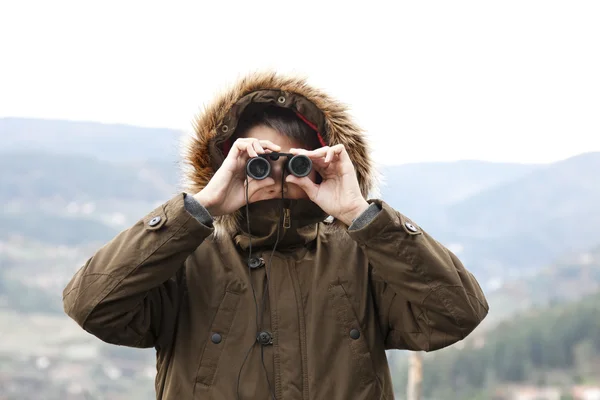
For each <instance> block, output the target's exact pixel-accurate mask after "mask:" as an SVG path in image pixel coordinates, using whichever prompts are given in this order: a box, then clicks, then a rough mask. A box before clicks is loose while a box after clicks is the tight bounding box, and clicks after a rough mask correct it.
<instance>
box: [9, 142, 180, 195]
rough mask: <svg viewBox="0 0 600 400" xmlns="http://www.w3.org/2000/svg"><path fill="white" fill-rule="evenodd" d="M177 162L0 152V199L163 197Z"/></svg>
mask: <svg viewBox="0 0 600 400" xmlns="http://www.w3.org/2000/svg"><path fill="white" fill-rule="evenodd" d="M178 175H179V168H178V165H177V163H175V162H170V161H160V160H151V161H145V162H137V163H134V162H120V163H116V162H109V161H105V160H102V159H100V158H99V157H96V156H86V155H79V154H64V155H59V154H53V153H44V152H34V151H18V152H17V151H14V152H0V203H6V202H9V201H27V200H28V199H43V198H46V199H47V198H53V197H61V198H63V199H66V200H70V201H78V200H80V201H81V200H102V199H118V200H128V201H131V200H136V199H146V200H150V201H154V200H164V199H165V197H167V196H170V195H172V194H174V191H175V188H176V186H177V182H178Z"/></svg>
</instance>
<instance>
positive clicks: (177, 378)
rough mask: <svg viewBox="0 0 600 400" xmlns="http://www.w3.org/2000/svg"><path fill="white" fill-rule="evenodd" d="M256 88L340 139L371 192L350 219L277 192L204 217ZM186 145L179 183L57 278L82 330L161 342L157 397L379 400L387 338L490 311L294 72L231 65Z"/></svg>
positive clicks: (332, 108) (473, 320)
mask: <svg viewBox="0 0 600 400" xmlns="http://www.w3.org/2000/svg"><path fill="white" fill-rule="evenodd" d="M258 103H265V104H273V105H277V106H280V107H287V108H290V109H292V110H294V111H295V112H296V114H297V115H298V116H299V117H300V118H302V119H303V120H304V121H305V122H306V123H307V124H309V125H310V126H311V127H312V128H313V129H314V130H315V132H316V133H318V136H319V140H321V143H323V144H327V145H333V144H338V143H342V144H344V145H345V147H346V149H347V151H348V153H349V155H350V158H351V160H352V161H353V163H354V165H355V168H356V173H357V178H358V181H359V183H360V188H361V191H362V192H363V195H364V197H365V199H366V200H368V202H369V203H370V207H369V208H368V209H367V210H366V211H365V212H364V213H363V214H362V215H361V216H360V217H359V218H357V219H356V220H355V221H354V222H353V223H352V225H351V226H349V227H348V226H344V225H343V224H341V223H340V222H339V221H335V220H334V221H333V222H332V221H331V218H329V219H328V218H327V217H328V216H327V215H326V214H325V213H324V212H323V211H322V210H321V209H320V208H319V207H318V206H317V205H316V204H314V203H312V202H310V201H309V200H304V199H302V200H286V201H284V202H283V203H284V204H282V200H281V199H273V200H267V201H261V202H257V203H252V204H250V206H249V216H250V223H251V232H247V223H248V221H247V220H246V216H245V215H246V214H245V209H244V210H240V211H239V212H236V213H233V214H231V215H227V216H221V217H214V218H213V217H212V216H211V215H210V214H209V213H208V211H207V210H206V209H205V208H204V207H203V206H202V205H201V204H199V203H198V202H197V201H195V200H194V198H193V197H192V196H191V194H194V193H197V192H198V191H200V190H201V189H202V188H203V187H204V186H205V185H206V183H207V182H208V181H209V180H210V178H211V177H212V175H213V174H214V172H215V170H216V169H217V168H218V167H219V165H220V164H221V162H222V161H223V158H224V153H225V150H224V146H225V145H226V144H227V142H228V139H229V138H230V137H231V134H232V133H233V132H234V131H235V128H236V125H237V122H238V119H239V117H240V114H241V113H242V112H243V111H244V109H245V108H246V107H248V106H249V105H251V104H258ZM183 159H184V161H185V163H186V164H187V165H186V167H187V168H186V169H185V171H186V175H185V180H184V182H185V187H184V188H183V190H181V193H179V194H177V195H176V196H174V197H173V198H171V199H170V200H168V201H166V202H165V203H164V204H162V205H160V206H158V207H157V208H156V209H154V210H152V211H151V212H149V213H148V214H147V215H146V216H144V217H143V218H141V219H140V220H139V221H138V222H137V223H136V224H135V225H133V226H131V227H130V228H129V229H126V230H124V231H123V232H121V233H120V234H119V235H118V236H116V237H115V238H114V239H113V240H112V241H110V242H109V243H108V244H106V245H105V246H104V247H102V248H101V249H99V250H98V251H97V252H96V253H95V254H94V255H93V256H92V257H91V258H90V259H89V260H88V261H87V262H86V264H85V265H84V266H83V267H82V268H81V269H80V270H79V271H78V272H77V274H76V275H75V276H74V277H73V278H72V280H71V281H70V282H69V283H68V285H67V287H66V288H65V290H64V309H65V311H66V313H67V314H68V315H69V316H70V317H71V318H73V319H74V320H75V321H77V323H78V324H80V325H81V326H82V327H83V329H85V330H86V331H88V332H89V333H91V334H93V335H95V336H96V337H98V338H99V339H101V340H102V341H105V342H107V343H114V344H117V345H123V346H132V347H140V348H155V349H156V357H157V364H156V365H157V375H156V382H155V386H156V398H157V399H176V400H179V399H214V400H221V399H224V400H225V399H226V400H234V399H237V398H238V397H237V396H238V391H239V399H278V400H284V399H285V400H296V399H297V400H309V399H311V400H312V399H323V400H342V399H344V400H347V399H356V400H362V399H365V400H366V399H368V400H373V399H388V400H390V399H393V398H394V395H393V389H392V379H391V376H390V370H389V367H388V361H387V358H386V350H388V349H408V350H417V351H433V350H437V349H441V348H444V347H447V346H449V345H452V344H453V343H456V342H457V341H460V340H462V339H464V338H465V337H466V336H467V335H469V334H470V333H471V332H472V331H473V329H475V327H477V326H478V324H479V323H480V322H481V321H482V319H483V318H484V317H485V316H486V315H487V313H488V304H487V301H486V299H485V296H484V294H483V292H482V290H481V288H480V286H479V285H478V283H477V281H476V279H475V278H474V277H473V275H472V274H471V273H470V272H469V271H468V270H467V269H466V268H465V267H464V266H463V264H462V263H461V261H460V260H459V259H458V258H457V257H456V256H455V255H454V254H453V253H452V252H451V251H449V250H448V249H447V248H446V247H444V246H443V245H442V244H440V243H438V242H437V241H436V240H435V239H434V238H432V237H431V236H430V235H429V234H428V233H427V232H425V231H424V230H423V229H422V228H421V227H420V226H419V225H418V224H417V223H416V222H415V221H412V220H410V219H409V218H408V217H407V216H406V215H404V214H402V213H401V212H399V211H396V210H395V209H393V208H392V207H391V206H390V205H389V204H388V203H386V202H385V201H384V200H383V199H378V198H371V197H369V193H370V192H371V191H372V190H373V189H374V186H375V181H376V179H375V171H374V167H373V163H372V160H371V158H370V155H369V150H368V145H367V142H366V138H365V136H364V134H363V132H362V131H361V130H360V129H359V128H358V127H357V125H356V124H355V123H354V122H353V121H352V119H351V118H350V116H349V115H348V113H347V111H346V109H345V108H344V106H343V105H341V104H340V103H339V102H337V101H335V100H333V99H332V98H331V97H330V96H328V95H327V94H325V93H323V92H322V91H320V90H317V89H315V88H312V87H310V86H308V85H307V83H306V82H305V81H304V80H302V79H299V78H294V77H282V76H280V75H277V74H274V73H262V74H253V75H250V76H248V77H246V78H244V79H242V80H241V81H239V82H238V83H237V84H236V85H234V86H233V87H232V88H231V89H230V90H229V91H227V92H225V93H223V94H222V95H220V96H219V97H218V98H217V99H216V100H215V101H214V102H213V103H212V105H210V106H208V107H207V108H206V109H205V110H204V111H203V112H202V113H201V114H200V115H199V116H198V117H197V120H196V124H195V133H194V136H193V138H192V140H191V141H190V142H189V143H188V145H187V147H186V150H185V152H184V155H183ZM281 207H283V208H284V213H285V218H286V222H285V223H283V224H282V223H281V212H280V211H281ZM242 211H243V212H242ZM278 225H279V231H280V235H279V236H280V239H279V241H278V245H277V248H276V250H275V251H274V252H273V251H272V249H273V245H274V244H275V242H276V241H277V230H278V229H277V228H278ZM250 246H251V249H250ZM250 253H251V254H250Z"/></svg>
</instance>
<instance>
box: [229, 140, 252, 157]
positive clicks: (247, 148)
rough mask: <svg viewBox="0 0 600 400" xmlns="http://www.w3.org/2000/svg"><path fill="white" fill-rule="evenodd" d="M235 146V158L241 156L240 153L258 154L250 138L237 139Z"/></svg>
mask: <svg viewBox="0 0 600 400" xmlns="http://www.w3.org/2000/svg"><path fill="white" fill-rule="evenodd" d="M233 148H234V149H235V151H234V152H233V153H234V154H233V155H232V156H233V157H235V158H237V157H239V155H240V154H244V153H247V154H248V155H249V156H250V157H257V156H258V154H256V151H255V150H254V149H253V147H252V142H250V141H248V140H243V139H238V140H236V141H235V143H234V146H233Z"/></svg>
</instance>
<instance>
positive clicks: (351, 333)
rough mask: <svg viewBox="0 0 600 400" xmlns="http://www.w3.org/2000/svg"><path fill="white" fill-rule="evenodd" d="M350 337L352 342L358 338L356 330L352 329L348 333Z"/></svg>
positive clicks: (358, 333) (358, 334)
mask: <svg viewBox="0 0 600 400" xmlns="http://www.w3.org/2000/svg"><path fill="white" fill-rule="evenodd" d="M350 337H351V338H352V339H354V340H356V339H358V338H359V337H360V332H359V331H358V329H352V330H351V331H350Z"/></svg>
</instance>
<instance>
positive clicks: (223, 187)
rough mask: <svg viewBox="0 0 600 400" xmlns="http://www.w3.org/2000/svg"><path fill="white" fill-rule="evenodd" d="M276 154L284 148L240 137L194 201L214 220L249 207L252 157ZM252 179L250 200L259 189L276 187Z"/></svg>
mask: <svg viewBox="0 0 600 400" xmlns="http://www.w3.org/2000/svg"><path fill="white" fill-rule="evenodd" d="M272 151H281V147H279V146H278V145H276V144H274V143H273V142H270V141H268V140H259V139H255V138H239V139H237V140H236V141H235V142H234V143H233V146H232V147H231V150H230V151H229V154H227V157H226V158H225V160H224V161H223V164H221V166H220V167H219V169H218V170H217V172H215V174H214V176H213V177H212V179H211V180H210V181H209V182H208V184H207V185H206V186H205V187H204V189H202V190H201V191H200V192H198V193H196V194H195V195H194V198H195V199H196V200H197V201H198V202H199V203H200V204H202V205H203V206H204V208H206V210H207V211H208V212H209V213H210V215H212V216H213V217H218V216H220V215H226V214H231V213H232V212H234V211H237V210H238V209H240V208H241V207H242V206H243V205H245V204H246V163H247V162H248V160H249V159H250V158H251V157H257V156H258V155H259V154H264V153H269V152H272ZM247 179H248V198H249V199H250V198H252V196H253V195H254V193H256V192H257V191H258V190H260V189H262V188H264V187H267V186H270V185H274V184H275V180H274V179H273V178H271V177H267V178H265V179H262V180H255V179H252V178H250V177H247Z"/></svg>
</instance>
